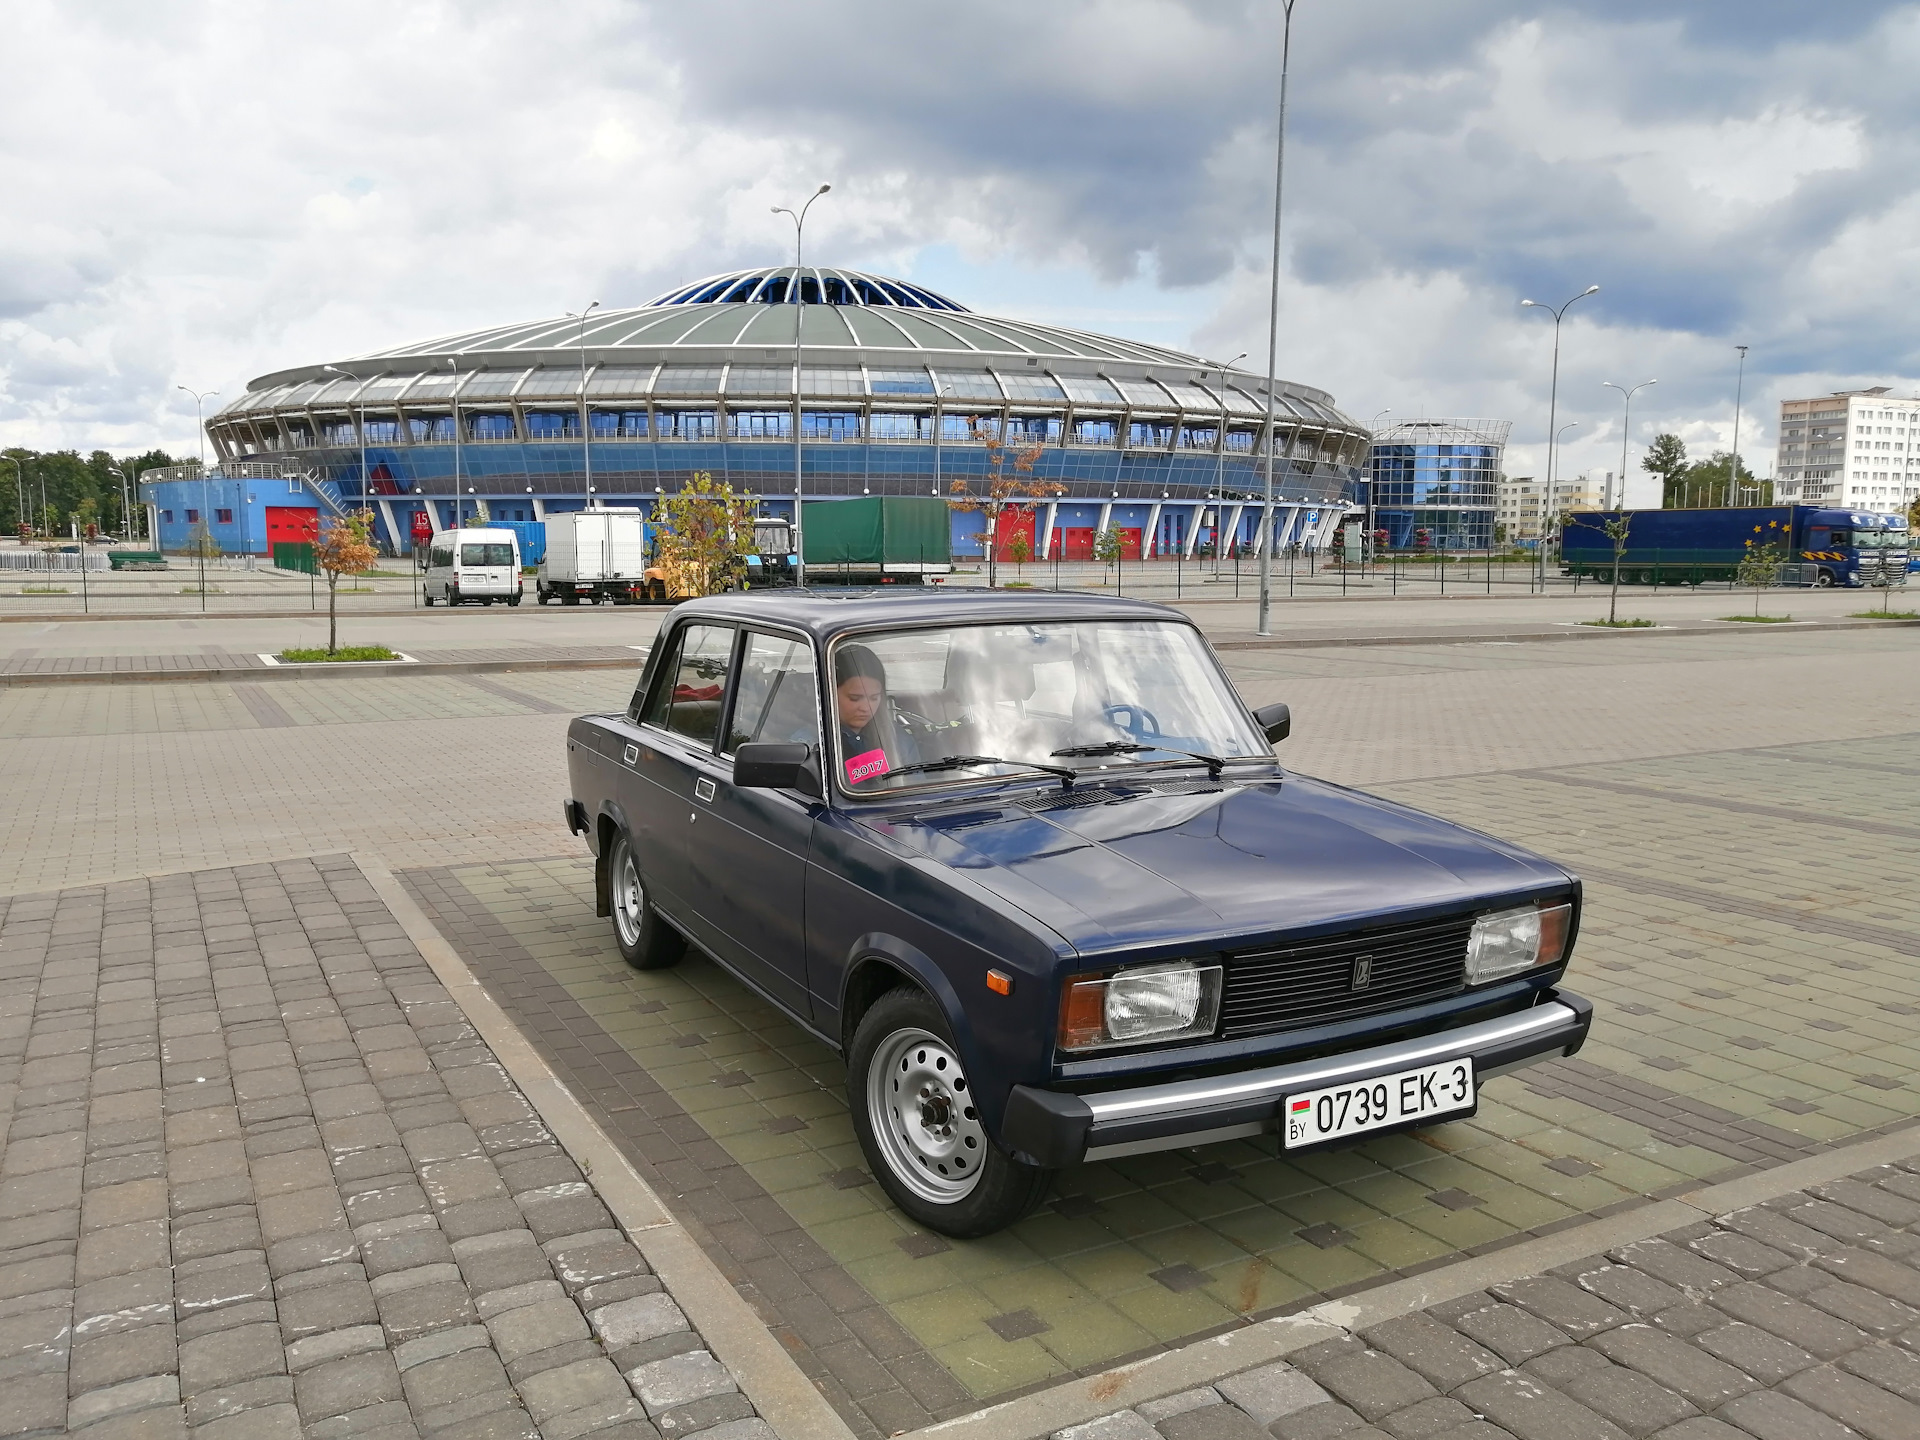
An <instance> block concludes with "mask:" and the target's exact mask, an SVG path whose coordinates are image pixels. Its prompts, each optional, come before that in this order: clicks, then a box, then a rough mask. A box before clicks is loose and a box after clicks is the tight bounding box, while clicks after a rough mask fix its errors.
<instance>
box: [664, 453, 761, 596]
mask: <svg viewBox="0 0 1920 1440" xmlns="http://www.w3.org/2000/svg"><path fill="white" fill-rule="evenodd" d="M653 532H654V536H655V538H656V541H657V544H658V552H657V553H658V558H659V562H660V568H661V569H662V570H663V571H665V572H666V579H667V586H668V590H669V591H670V593H672V594H674V595H678V596H698V595H712V594H714V593H716V592H717V591H719V590H721V589H724V588H725V586H726V583H727V579H728V577H729V576H731V575H732V574H733V569H734V565H735V563H736V562H737V561H738V559H739V557H740V556H741V555H743V554H745V553H746V550H747V548H748V547H749V546H751V545H752V544H753V502H752V501H750V500H748V499H746V498H745V497H744V496H740V495H735V494H734V493H733V487H732V486H731V485H728V484H726V483H725V482H724V481H723V482H721V483H719V484H715V483H714V479H713V475H712V474H711V472H709V471H706V470H697V471H695V472H694V474H693V477H692V478H691V479H690V480H688V481H687V483H686V484H685V485H683V486H682V487H681V488H680V491H679V493H678V494H675V495H668V496H666V497H664V498H663V499H661V500H660V501H659V502H658V503H657V504H655V505H654V507H653Z"/></svg>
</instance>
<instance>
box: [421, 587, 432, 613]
mask: <svg viewBox="0 0 1920 1440" xmlns="http://www.w3.org/2000/svg"><path fill="white" fill-rule="evenodd" d="M420 603H421V604H422V605H424V606H426V607H427V609H429V610H431V609H432V608H433V592H432V591H431V590H429V589H427V587H426V586H424V585H422V586H421V587H420Z"/></svg>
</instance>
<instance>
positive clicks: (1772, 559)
mask: <svg viewBox="0 0 1920 1440" xmlns="http://www.w3.org/2000/svg"><path fill="white" fill-rule="evenodd" d="M1754 528H1756V529H1758V528H1759V527H1758V526H1756V527H1754ZM1780 561H1781V551H1780V547H1779V546H1778V545H1775V544H1766V545H1756V544H1755V543H1754V542H1753V541H1751V540H1749V541H1747V548H1746V553H1745V554H1743V555H1742V556H1741V557H1740V568H1739V569H1738V570H1736V571H1735V572H1734V576H1735V579H1737V580H1738V581H1739V583H1740V584H1742V585H1751V586H1752V587H1753V613H1754V616H1755V618H1756V619H1757V618H1758V617H1759V614H1760V592H1761V591H1762V590H1765V589H1766V588H1767V586H1769V585H1771V584H1773V582H1774V580H1775V579H1776V578H1777V577H1778V575H1779V574H1780Z"/></svg>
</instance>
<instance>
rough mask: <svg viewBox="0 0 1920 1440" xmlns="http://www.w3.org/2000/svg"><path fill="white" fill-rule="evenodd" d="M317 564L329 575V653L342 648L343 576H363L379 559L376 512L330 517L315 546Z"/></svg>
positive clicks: (360, 512) (359, 511) (369, 511)
mask: <svg viewBox="0 0 1920 1440" xmlns="http://www.w3.org/2000/svg"><path fill="white" fill-rule="evenodd" d="M313 558H314V563H316V564H317V565H319V567H320V569H321V571H322V572H323V573H324V574H325V575H326V577H327V654H329V655H336V654H338V653H339V651H340V636H339V623H338V614H337V608H336V607H337V605H338V601H339V593H340V591H339V586H340V577H341V576H342V575H364V574H366V573H367V571H369V570H371V569H372V568H373V567H374V562H376V561H377V560H379V558H380V552H379V550H377V549H376V548H374V544H373V511H371V510H355V511H353V512H351V513H350V514H346V515H341V516H337V517H333V518H330V519H328V520H327V521H326V523H325V524H324V525H322V526H321V529H320V538H319V540H317V541H316V542H315V543H314V547H313Z"/></svg>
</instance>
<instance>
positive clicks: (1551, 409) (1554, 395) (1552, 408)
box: [1520, 285, 1600, 590]
mask: <svg viewBox="0 0 1920 1440" xmlns="http://www.w3.org/2000/svg"><path fill="white" fill-rule="evenodd" d="M1599 293H1600V287H1599V286H1598V285H1589V286H1588V287H1587V288H1586V289H1584V290H1582V291H1581V292H1580V293H1579V294H1578V295H1576V296H1574V297H1573V300H1569V301H1567V303H1566V304H1565V305H1562V306H1561V307H1560V308H1559V309H1557V310H1556V309H1555V308H1554V307H1553V306H1551V305H1543V304H1541V302H1540V301H1538V300H1522V301H1521V302H1520V306H1521V308H1522V309H1525V308H1526V307H1527V306H1529V305H1531V306H1532V307H1533V308H1534V309H1536V310H1545V311H1546V312H1547V313H1548V314H1549V315H1551V316H1553V381H1552V383H1551V385H1550V386H1549V387H1548V392H1547V498H1548V500H1551V499H1552V498H1553V455H1554V451H1555V449H1556V448H1557V447H1558V445H1559V440H1558V439H1557V438H1556V437H1557V436H1558V435H1559V431H1557V430H1555V429H1554V428H1553V427H1554V425H1555V424H1556V422H1558V420H1559V418H1560V320H1561V317H1562V316H1564V315H1565V314H1566V313H1567V310H1568V308H1569V307H1570V306H1572V304H1573V303H1574V300H1584V299H1586V298H1587V296H1589V295H1597V294H1599ZM1546 528H1547V526H1546V512H1545V511H1544V510H1542V512H1541V523H1540V530H1541V535H1540V542H1539V545H1538V547H1537V548H1538V550H1539V552H1540V553H1539V555H1538V556H1537V557H1536V558H1538V560H1539V562H1540V588H1541V589H1542V590H1545V589H1546V588H1547V551H1546V544H1547V537H1546Z"/></svg>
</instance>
